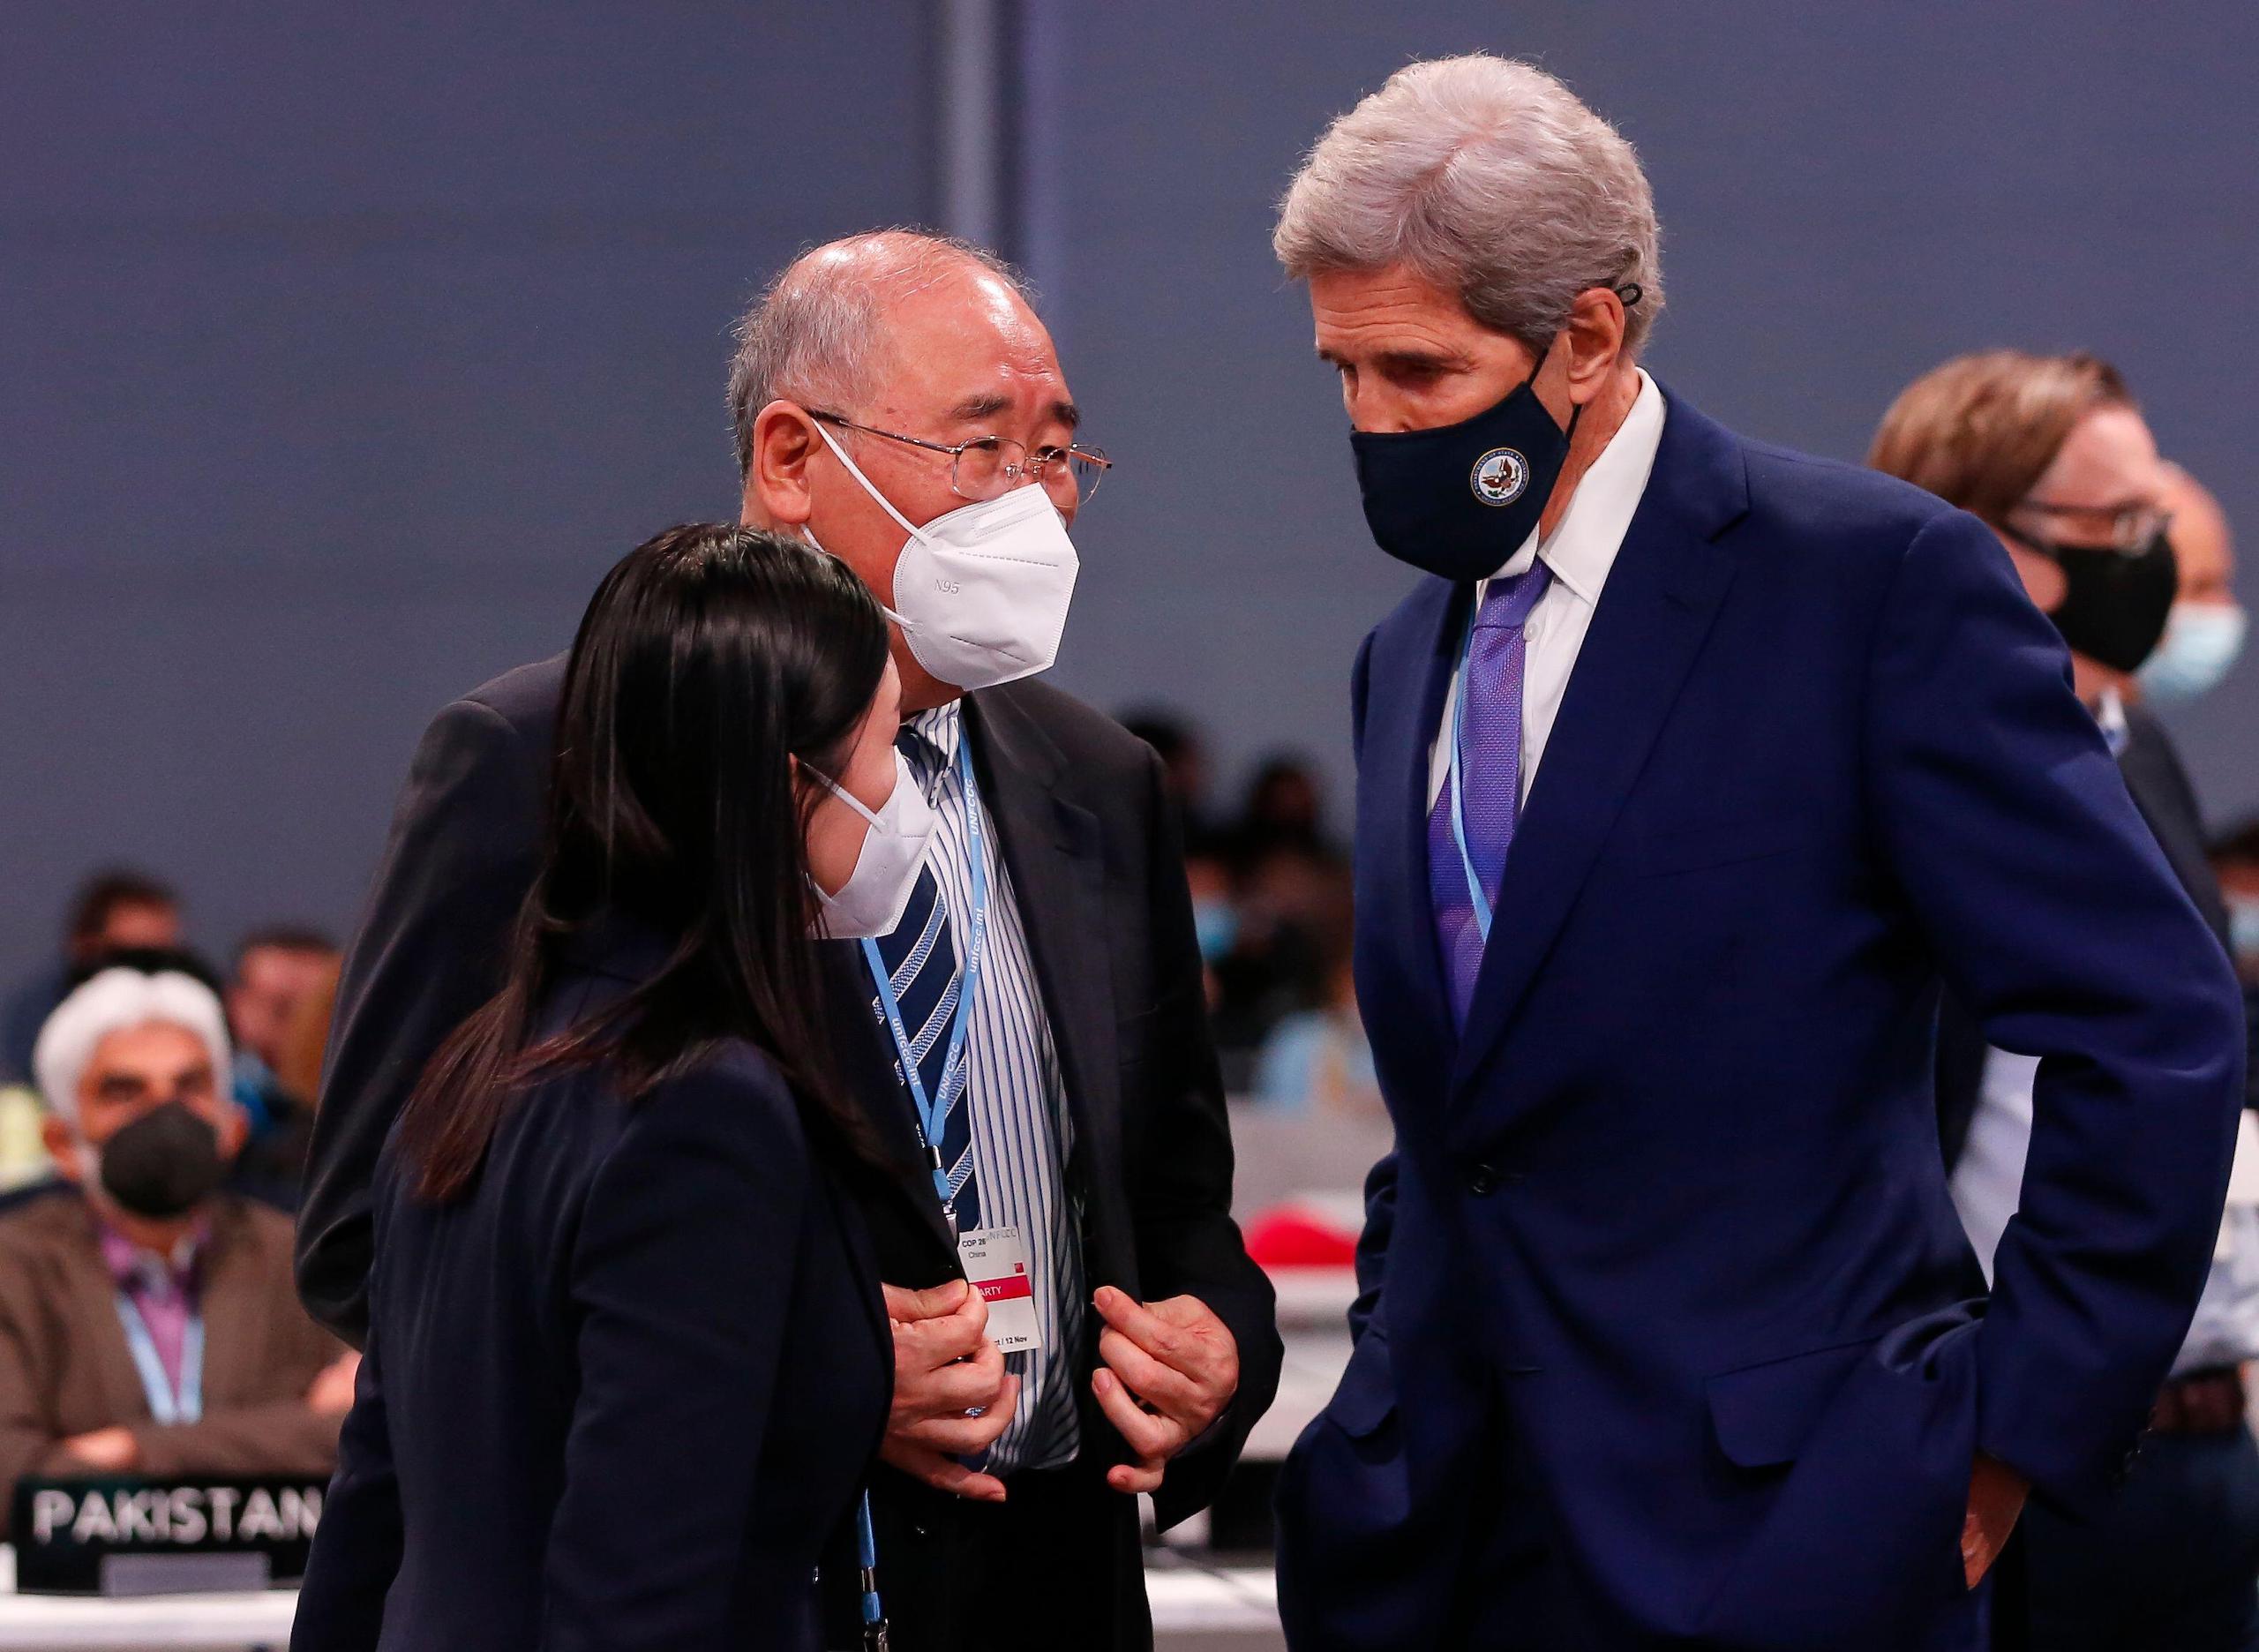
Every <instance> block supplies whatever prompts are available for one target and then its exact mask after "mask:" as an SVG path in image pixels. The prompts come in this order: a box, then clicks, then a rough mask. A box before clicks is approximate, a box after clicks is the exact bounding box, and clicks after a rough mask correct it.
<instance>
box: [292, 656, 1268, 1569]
mask: <svg viewBox="0 0 2259 1652" xmlns="http://www.w3.org/2000/svg"><path fill="white" fill-rule="evenodd" d="M563 680H564V662H563V660H562V659H561V658H559V659H551V660H547V661H544V662H542V663H541V664H539V665H528V666H523V667H521V668H520V669H518V670H516V671H514V672H509V673H508V674H507V675H505V676H503V677H500V678H498V679H496V680H494V681H492V682H491V683H488V684H487V685H485V686H484V687H481V688H478V689H476V690H474V691H473V692H472V693H471V694H469V695H467V696H465V697H464V698H463V699H461V700H458V701H457V702H454V704H453V705H451V706H449V707H447V709H446V710H444V711H442V712H441V713H440V714H439V717H437V718H436V719H435V720H434V721H433V723H432V726H431V728H430V729H429V730H428V731H427V732H425V734H424V741H423V744H422V745H421V747H418V749H417V754H416V759H415V763H414V766H413V768H412V769H411V770H410V772H409V778H408V783H407V785H406V787H405V788H404V789H403V791H402V795H401V800H400V805H399V809H398V813H397V815H395V817H394V822H393V830H392V838H391V842H390V844H389V845H388V846H387V849H386V852H385V857H384V860H383V862H382V864H381V866H380V867H379V870H378V874H377V878H376V884H375V888H374V890H373V891H372V893H371V897H370V902H369V905H368V907H367V908H366V911H365V912H364V917H363V920H362V923H361V927H360V930H359V932H358V934H357V935H356V937H355V940H354V942H353V945H352V948H351V950H350V951H349V954H348V956H347V959H346V965H345V973H344V977H343V980H341V983H340V986H339V989H338V1000H337V1023H336V1027H335V1031H334V1032H333V1033H332V1036H331V1042H330V1050H329V1067H328V1071H327V1073H326V1076H325V1078H324V1081H323V1085H322V1098H321V1107H320V1109H319V1113H318V1115H316V1121H315V1126H314V1141H313V1148H312V1154H311V1160H310V1162H309V1164H308V1167H307V1185H306V1193H305V1200H304V1205H303V1206H302V1208H301V1211H300V1215H299V1227H298V1235H299V1238H298V1284H299V1288H300V1291H301V1292H302V1294H303V1295H304V1297H305V1301H306V1306H307V1307H308V1309H309V1310H311V1312H312V1313H313V1316H314V1318H317V1319H319V1320H320V1321H321V1322H323V1323H324V1324H326V1325H330V1326H331V1327H332V1328H334V1330H336V1331H337V1332H338V1333H340V1334H341V1335H343V1336H346V1337H348V1338H350V1339H354V1340H357V1339H358V1337H359V1336H360V1334H361V1332H362V1328H363V1326H364V1324H365V1321H366V1308H365V1305H364V1299H363V1298H364V1280H365V1279H366V1277H367V1273H368V1269H369V1254H370V1243H371V1232H370V1221H369V1192H368V1184H369V1176H370V1171H371V1168H372V1166H373V1165H374V1163H375V1161H376V1157H377V1152H378V1148H379V1144H380V1143H381V1142H382V1141H383V1139H384V1136H385V1132H386V1130H387V1129H389V1128H390V1126H391V1123H392V1120H393V1117H394V1114H395V1113H397V1112H398V1110H399V1108H400V1104H401V1102H402V1100H404V1099H405V1098H406V1096H407V1094H408V1092H409V1090H410V1089H411V1088H412V1087H413V1086H414V1084H415V1080H416V1078H417V1074H418V1073H419V1072H420V1071H421V1070H422V1068H423V1066H424V1063H425V1061H426V1060H428V1059H429V1057H430V1055H431V1053H432V1050H433V1049H435V1048H437V1047H438V1045H439V1040H441V1039H442V1038H444V1037H445V1036H446V1035H447V1032H449V1031H450V1030H452V1029H453V1028H454V1025H456V1024H457V1023H458V1022H460V1021H461V1020H462V1018H463V1017H465V1016H466V1015H468V1014H469V1012H470V1011H471V1010H473V1009H475V1008H476V1007H477V1005H478V1004H479V1003H481V1002H484V1000H485V998H486V997H488V996H489V995H491V994H492V992H493V990H494V988H495V986H496V984H497V979H498V972H499V960H500V957H501V951H502V946H503V943H504V940H505V937H506V934H507V928H508V925H509V921H510V919H511V917H512V916H513V915H514V913H515V912H516V910H517V906H518V904H519V902H520V900H521V899H522V897H523V896H524V894H525V890H526V886H527V884H528V883H529V882H530V880H531V878H532V874H533V867H532V855H533V849H534V844H535V837H536V834H537V822H538V819H539V811H540V807H541V799H542V793H543V790H544V785H545V784H546V777H547V769H548V755H549V747H550V741H551V735H552V729H553V726H554V723H555V718H556V710H557V703H558V698H559V692H560V690H561V688H562V686H563ZM967 712H968V723H967V726H968V732H969V737H970V739H971V740H972V752H973V760H974V762H975V764H976V766H977V769H978V771H979V780H980V790H981V796H982V798H983V800H984V801H985V802H986V803H987V806H988V808H989V810H990V812H991V813H992V814H993V815H994V816H995V820H996V827H997V836H998V837H999V839H1000V840H1001V844H1002V852H1003V857H1004V862H1005V865H1006V867H1008V868H1009V872H1010V874H1011V879H1012V883H1013V887H1014V888H1015V890H1017V893H1018V897H1019V905H1020V912H1021V914H1022V916H1023V918H1024V920H1025V922H1026V925H1027V931H1028V944H1029V949H1030V951H1031V953H1032V957H1033V961H1034V965H1035V970H1036V974H1037V976H1038V978H1039V986H1040V987H1041V990H1042V995H1043V1002H1044V1007H1045V1009H1046V1010H1047V1013H1048V1016H1049V1018H1050V1022H1051V1030H1052V1035H1053V1037H1054V1040H1055V1041H1056V1043H1057V1046H1058V1049H1059V1059H1060V1064H1061V1067H1062V1070H1063V1073H1064V1077H1065V1082H1066V1090H1067V1098H1068V1103H1069V1108H1070V1111H1071V1112H1072V1115H1073V1118H1074V1125H1075V1132H1074V1133H1075V1147H1074V1154H1073V1160H1072V1162H1070V1163H1069V1165H1068V1166H1067V1177H1068V1185H1069V1189H1070V1190H1071V1191H1072V1192H1073V1193H1075V1194H1076V1195H1077V1202H1078V1205H1079V1207H1080V1209H1081V1212H1082V1218H1083V1230H1082V1240H1083V1261H1084V1271H1085V1273H1086V1274H1087V1276H1088V1280H1089V1284H1090V1286H1091V1288H1092V1289H1096V1288H1098V1287H1099V1286H1100V1285H1113V1286H1115V1287H1117V1288H1120V1289H1122V1290H1123V1291H1126V1292H1128V1293H1129V1295H1131V1296H1133V1297H1137V1298H1140V1299H1142V1300H1158V1299H1160V1298H1164V1297H1169V1296H1175V1295H1193V1296H1197V1297H1198V1298H1199V1299H1200V1300H1201V1301H1203V1302H1205V1303H1207V1304H1208V1306H1209V1307H1210V1308H1211V1309H1212V1310H1214V1311H1215V1312H1216V1314H1217V1315H1218V1316H1219V1317H1220V1318H1222V1320H1223V1321H1224V1323H1225V1324H1226V1325H1228V1326H1229V1327H1230V1329H1231V1332H1232V1334H1233V1336H1234V1337H1235V1339H1236V1340H1237V1341H1238V1343H1239V1355H1240V1372H1241V1374H1240V1391H1239V1396H1238V1399H1237V1400H1236V1401H1235V1404H1234V1405H1233V1407H1232V1408H1231V1410H1230V1412H1229V1413H1228V1414H1227V1415H1226V1416H1225V1417H1224V1418H1223V1419H1222V1421H1221V1422H1220V1423H1219V1425H1218V1426H1217V1427H1216V1428H1215V1429H1214V1430H1211V1431H1210V1433H1209V1434H1208V1436H1207V1437H1206V1438H1204V1439H1203V1440H1202V1441H1201V1443H1200V1444H1199V1445H1198V1446H1197V1448H1195V1449H1194V1450H1192V1451H1190V1452H1187V1453H1185V1454H1184V1455H1183V1456H1182V1457H1181V1458H1179V1459H1178V1460H1177V1461H1176V1462H1175V1464H1173V1465H1172V1466H1171V1468H1170V1470H1169V1474H1168V1478H1167V1483H1166V1484H1164V1486H1163V1487H1162V1489H1161V1491H1160V1496H1159V1497H1158V1498H1156V1499H1155V1501H1156V1504H1157V1506H1158V1510H1159V1513H1160V1519H1161V1521H1162V1522H1163V1524H1164V1526H1167V1525H1169V1524H1173V1523H1175V1521H1180V1520H1182V1519H1183V1518H1184V1517H1185V1516H1186V1515H1188V1514H1190V1513H1193V1512H1194V1511H1195V1510H1197V1509H1199V1508H1201V1507H1203V1506H1205V1505H1206V1504H1207V1503H1208V1502H1209V1501H1210V1500H1211V1499H1212V1498H1213V1497H1214V1496H1215V1493H1216V1491H1217V1490H1218V1488H1219V1487H1220V1485H1221V1483H1222V1482H1223V1479H1224V1476H1226V1474H1227V1473H1228V1472H1229V1470H1230V1468H1231V1466H1232V1464H1233V1463H1234V1461H1236V1459H1237V1457H1238V1454H1239V1451H1240V1447H1241V1446H1242V1445H1243V1444H1244V1443H1245V1440H1246V1438H1247V1431H1248V1430H1249V1429H1250V1428H1251V1427H1253V1426H1254V1423H1255V1422H1256V1420H1257V1418H1258V1417H1260V1416H1261V1415H1262V1414H1263V1412H1264V1411H1265V1409H1266V1408H1268V1407H1269V1405H1270V1403H1271V1400H1272V1395H1273V1394H1274V1393H1276V1391H1277V1387H1278V1378H1279V1363H1280V1343H1279V1336H1278V1330H1277V1327H1276V1325H1275V1323H1274V1320H1273V1317H1272V1291H1271V1287H1270V1284H1269V1282H1268V1280H1266V1279H1265V1276H1264V1274H1263V1272H1262V1270H1261V1269H1259V1268H1258V1267H1257V1266H1256V1265H1255V1264H1254V1263H1253V1262H1252V1261H1251V1260H1250V1258H1249V1257H1248V1255H1247V1251H1246V1249H1245V1247H1244V1246H1243V1245H1242V1243H1241V1238H1240V1234H1239V1229H1238V1228H1237V1227H1236V1226H1235V1225H1234V1223H1233V1221H1232V1220H1231V1215H1230V1206H1231V1186H1232V1149H1231V1136H1230V1131H1229V1128H1228V1125H1227V1121H1226V1117H1225V1111H1224V1102H1223V1089H1222V1082H1221V1079H1220V1077H1219V1075H1218V1072H1217V1068H1216V1057H1215V1047H1214V1042H1213V1040H1212V1038H1211V1037H1210V1035H1209V1031H1208V1020H1207V1004H1206V998H1205V992H1204V989H1203V983H1202V972H1201V962H1200V950H1199V944H1198V942H1197V938H1196V936H1195V935H1194V931H1193V922H1192V902H1191V897H1190V893H1189V891H1188V890H1187V888H1186V884H1185V879H1184V867H1183V857H1182V848H1181V845H1179V843H1178V840H1177V829H1176V826H1175V819H1174V816H1173V815H1172V813H1171V811H1170V809H1169V807H1168V804H1167V795H1166V793H1165V792H1164V790H1163V788H1162V784H1161V769H1160V760H1159V759H1158V758H1157V757H1156V756H1154V755H1153V753H1152V749H1151V748H1150V747H1147V746H1146V745H1145V743H1144V742H1143V741H1142V740H1137V738H1136V737H1135V736H1133V735H1131V734H1129V732H1127V731H1126V730H1124V729H1122V727H1121V725H1118V724H1116V723H1114V721H1113V720H1112V719H1110V718H1108V717H1102V716H1100V715H1099V713H1097V712H1095V711H1093V710H1091V709H1090V708H1089V707H1087V706H1084V705H1083V704H1082V703H1081V702H1078V701H1076V700H1074V699H1072V698H1070V697H1069V696H1068V695H1063V694H1062V693H1060V692H1059V691H1058V690H1056V689H1054V688H1051V687H1047V686H1045V685H1043V684H1041V683H1039V682H1022V683H1015V684H1012V685H1010V686H1009V687H1002V688H993V689H986V690H983V691H981V692H980V693H978V694H975V695H971V696H970V697H969V698H968V701H967ZM825 950H826V952H827V954H828V964H829V967H830V969H831V970H832V972H833V973H834V976H835V985H836V987H837V1017H836V1020H837V1025H838V1026H839V1028H840V1029H841V1030H842V1043H843V1046H844V1048H843V1051H842V1055H843V1059H844V1062H845V1063H846V1067H847V1078H848V1082H849V1085H850V1088H851V1089H852V1091H853V1092H854V1093H856V1094H858V1095H859V1096H862V1097H865V1098H867V1099H868V1100H869V1102H870V1105H871V1115H872V1119H873V1123H874V1128H875V1129H876V1130H877V1131H878V1133H879V1135H880V1137H881V1138H882V1142H883V1145H885V1147H886V1148H887V1150H888V1151H889V1153H890V1154H891V1155H892V1158H893V1160H894V1161H895V1165H896V1169H897V1176H896V1177H895V1179H894V1182H893V1183H892V1185H890V1186H889V1187H888V1188H887V1189H885V1190H882V1191H880V1192H877V1193H874V1195H873V1196H871V1197H869V1198H867V1199H865V1200H864V1213H865V1216H866V1218H867V1220H868V1223H869V1228H870V1233H871V1236H872V1241H873V1243H874V1248H875V1250H876V1252H877V1256H878V1264H879V1271H880V1276H881V1277H882V1279H884V1280H887V1281H888V1282H889V1283H890V1284H895V1285H901V1286H907V1287H912V1288H925V1287H927V1286H931V1285H934V1284H938V1283H940V1282H942V1280H946V1279H949V1278H951V1277H953V1276H955V1275H956V1274H957V1273H958V1271H959V1270H958V1267H957V1250H956V1246H955V1245H954V1243H952V1242H951V1240H950V1238H949V1233H948V1230H947V1228H945V1227H944V1225H943V1223H942V1217H941V1213H940V1211H939V1209H938V1207H937V1206H936V1205H935V1204H934V1197H933V1185H932V1182H931V1180H930V1178H929V1176H928V1175H927V1169H926V1166H925V1160H924V1158H923V1156H922V1155H921V1154H920V1153H919V1148H918V1145H917V1138H916V1136H915V1133H914V1130H913V1128H912V1118H911V1115H910V1109H909V1108H908V1106H907V1105H906V1104H905V1103H904V1101H903V1100H902V1097H901V1093H900V1090H899V1088H898V1085H897V1081H896V1079H895V1077H894V1071H893V1056H892V1052H891V1051H890V1050H889V1048H887V1047H886V1045H885V1043H884V1042H883V1035H882V1032H881V1030H880V1029H879V1027H878V1026H877V1025H876V1024H875V1023H874V1020H873V1018H872V1017H871V1015H870V1012H869V1009H868V1002H867V996H868V995H867V987H866V985H865V984H864V978H863V976H862V973H861V971H862V968H863V965H862V963H861V960H860V956H859V950H858V949H857V948H856V947H854V946H853V945H852V944H849V943H844V942H843V943H838V944H836V945H831V946H829V947H827V948H826V949H825ZM1088 1323H1089V1324H1090V1325H1092V1331H1091V1336H1092V1339H1095V1336H1096V1334H1097V1333H1096V1329H1095V1327H1096V1325H1097V1323H1098V1321H1097V1317H1096V1316H1095V1315H1092V1316H1089V1317H1088ZM1082 1358H1083V1363H1084V1366H1085V1368H1088V1367H1090V1366H1092V1364H1093V1363H1094V1362H1095V1358H1096V1354H1095V1346H1094V1341H1093V1344H1092V1346H1089V1347H1086V1348H1084V1349H1083V1350H1082ZM1082 1390H1083V1392H1082V1400H1083V1407H1084V1412H1083V1415H1084V1440H1085V1442H1086V1445H1087V1448H1088V1449H1090V1450H1092V1451H1094V1452H1099V1453H1107V1455H1108V1456H1110V1457H1114V1458H1119V1457H1122V1456H1126V1454H1127V1448H1126V1447H1125V1446H1123V1445H1122V1442H1121V1439H1120V1437H1119V1436H1118V1435H1117V1434H1116V1433H1115V1432H1114V1430H1113V1427H1112V1425H1111V1424H1109V1423H1106V1422H1105V1421H1104V1419H1103V1415H1102V1414H1101V1413H1100V1412H1099V1410H1098V1409H1097V1408H1096V1406H1095V1404H1094V1402H1092V1400H1091V1397H1090V1394H1089V1390H1088V1384H1087V1382H1085V1383H1084V1384H1083V1385H1082ZM1122 1506H1123V1509H1124V1510H1125V1517H1127V1512H1129V1511H1130V1509H1131V1505H1130V1502H1129V1499H1128V1498H1122Z"/></svg>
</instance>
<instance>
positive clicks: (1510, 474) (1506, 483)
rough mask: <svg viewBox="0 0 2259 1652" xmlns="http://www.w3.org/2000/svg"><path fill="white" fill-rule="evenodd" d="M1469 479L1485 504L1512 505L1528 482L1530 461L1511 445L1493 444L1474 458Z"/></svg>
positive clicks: (1469, 482) (1477, 497) (1478, 497)
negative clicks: (1478, 457)
mask: <svg viewBox="0 0 2259 1652" xmlns="http://www.w3.org/2000/svg"><path fill="white" fill-rule="evenodd" d="M1467 482H1468V485H1469V486H1471V487H1472V488H1473V489H1474V490H1475V498H1476V499H1480V500H1482V503H1484V504H1485V505H1511V504H1512V503H1513V502H1514V501H1515V500H1516V499H1520V497H1521V494H1522V490H1523V489H1524V488H1526V487H1527V486H1528V485H1529V461H1528V460H1527V459H1525V458H1523V457H1522V456H1521V455H1520V454H1518V453H1516V452H1515V451H1514V450H1513V449H1512V448H1511V447H1493V448H1492V449H1490V452H1489V453H1486V454H1483V455H1482V457H1481V458H1480V459H1477V460H1476V461H1475V472H1474V474H1473V475H1472V476H1470V477H1468V478H1467Z"/></svg>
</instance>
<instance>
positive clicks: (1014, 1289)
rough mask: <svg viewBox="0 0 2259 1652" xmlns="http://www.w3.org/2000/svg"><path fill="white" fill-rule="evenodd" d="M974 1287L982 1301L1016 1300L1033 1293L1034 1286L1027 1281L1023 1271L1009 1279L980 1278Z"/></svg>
mask: <svg viewBox="0 0 2259 1652" xmlns="http://www.w3.org/2000/svg"><path fill="white" fill-rule="evenodd" d="M977 1289H979V1292H980V1299H981V1301H983V1302H1017V1301H1019V1300H1021V1299H1022V1298H1024V1297H1030V1296H1033V1295H1035V1287H1034V1286H1033V1285H1032V1284H1030V1283H1029V1282H1028V1278H1027V1274H1026V1273H1025V1272H1024V1271H1022V1272H1021V1273H1017V1274H1016V1275H1014V1276H1013V1277H1012V1278H1010V1279H999V1280H981V1281H980V1283H979V1286H978V1287H977Z"/></svg>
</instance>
